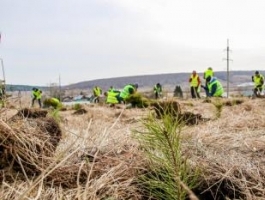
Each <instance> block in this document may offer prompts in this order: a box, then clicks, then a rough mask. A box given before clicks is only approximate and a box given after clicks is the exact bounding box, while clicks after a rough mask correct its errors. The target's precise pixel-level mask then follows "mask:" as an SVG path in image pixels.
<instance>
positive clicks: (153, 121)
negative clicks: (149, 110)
mask: <svg viewBox="0 0 265 200" xmlns="http://www.w3.org/2000/svg"><path fill="white" fill-rule="evenodd" d="M143 125H144V127H145V129H144V131H135V133H136V134H135V136H136V138H137V139H138V140H139V142H140V145H141V149H142V151H143V153H144V155H146V157H147V159H148V161H149V163H150V164H149V165H148V169H146V171H145V172H144V173H143V174H142V175H141V176H140V177H139V184H140V186H139V187H140V188H142V189H143V193H144V194H147V195H148V198H150V199H153V198H154V199H165V200H170V199H176V200H183V199H186V198H187V196H189V197H190V199H198V198H197V197H196V196H195V195H194V194H193V192H192V190H191V189H192V188H194V187H195V186H196V184H197V179H198V175H199V170H198V169H197V168H196V169H193V170H192V168H191V167H190V165H189V163H188V162H187V157H185V156H184V155H183V154H182V151H181V134H180V133H181V129H182V126H183V125H182V123H180V122H179V121H177V120H176V118H175V117H174V116H172V115H167V114H166V115H163V116H162V118H161V120H159V119H157V118H155V117H153V116H152V115H150V116H149V117H148V118H147V119H145V120H143Z"/></svg>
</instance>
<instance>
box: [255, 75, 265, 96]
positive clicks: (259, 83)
mask: <svg viewBox="0 0 265 200" xmlns="http://www.w3.org/2000/svg"><path fill="white" fill-rule="evenodd" d="M252 82H254V89H253V91H254V95H255V96H257V97H258V96H260V95H261V94H262V92H263V88H264V77H263V75H262V74H260V73H259V71H256V72H255V75H254V76H252Z"/></svg>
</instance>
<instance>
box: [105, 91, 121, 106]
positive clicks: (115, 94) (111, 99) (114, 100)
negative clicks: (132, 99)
mask: <svg viewBox="0 0 265 200" xmlns="http://www.w3.org/2000/svg"><path fill="white" fill-rule="evenodd" d="M119 94H120V91H118V90H109V91H108V92H105V93H104V95H105V96H106V103H107V104H110V106H111V107H113V106H115V104H118V103H119Z"/></svg>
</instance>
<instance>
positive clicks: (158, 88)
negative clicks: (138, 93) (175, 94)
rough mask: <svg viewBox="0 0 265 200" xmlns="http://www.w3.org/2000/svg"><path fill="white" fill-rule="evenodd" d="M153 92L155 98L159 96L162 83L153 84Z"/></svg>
mask: <svg viewBox="0 0 265 200" xmlns="http://www.w3.org/2000/svg"><path fill="white" fill-rule="evenodd" d="M154 94H155V98H156V99H158V98H159V97H160V96H162V85H161V84H160V83H157V84H155V86H154Z"/></svg>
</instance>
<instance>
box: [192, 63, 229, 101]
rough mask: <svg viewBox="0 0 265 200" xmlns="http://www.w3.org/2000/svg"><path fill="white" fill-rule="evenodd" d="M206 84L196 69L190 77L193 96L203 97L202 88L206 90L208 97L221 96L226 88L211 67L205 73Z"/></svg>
mask: <svg viewBox="0 0 265 200" xmlns="http://www.w3.org/2000/svg"><path fill="white" fill-rule="evenodd" d="M203 79H205V85H202V83H201V80H200V77H199V75H198V74H197V72H196V71H195V70H194V71H193V72H192V74H191V76H190V78H189V83H190V92H191V97H192V98H201V97H200V90H201V88H203V89H204V90H205V93H206V96H207V97H221V96H222V95H223V92H224V89H223V86H222V83H221V82H220V81H219V80H218V79H217V78H216V77H215V76H214V72H213V69H212V68H211V67H209V68H208V69H207V70H206V71H205V72H204V74H203Z"/></svg>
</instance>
